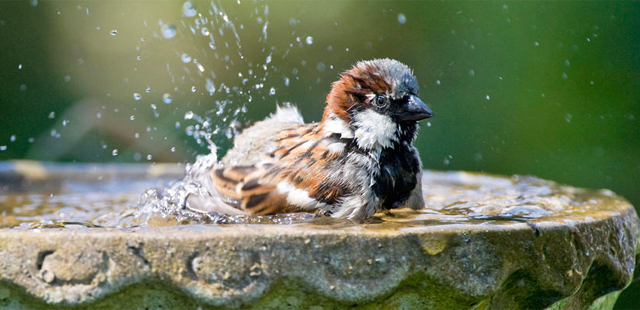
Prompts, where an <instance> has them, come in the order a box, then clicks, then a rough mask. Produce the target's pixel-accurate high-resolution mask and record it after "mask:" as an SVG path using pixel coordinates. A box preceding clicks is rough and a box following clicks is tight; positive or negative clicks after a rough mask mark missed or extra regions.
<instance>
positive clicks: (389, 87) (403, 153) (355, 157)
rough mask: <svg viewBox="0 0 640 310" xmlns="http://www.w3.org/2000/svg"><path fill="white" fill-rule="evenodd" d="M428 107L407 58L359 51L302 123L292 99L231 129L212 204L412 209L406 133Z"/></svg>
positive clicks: (358, 213) (338, 214)
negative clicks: (320, 106)
mask: <svg viewBox="0 0 640 310" xmlns="http://www.w3.org/2000/svg"><path fill="white" fill-rule="evenodd" d="M432 116H433V112H432V111H431V109H430V108H429V107H428V106H427V105H426V104H425V103H424V102H423V101H422V100H420V98H418V83H417V80H416V78H415V76H414V75H413V72H412V70H411V69H410V68H409V67H407V66H406V65H405V64H403V63H401V62H399V61H397V60H393V59H374V60H369V61H360V62H358V63H356V64H355V65H353V67H351V68H350V69H349V70H347V71H345V72H343V73H342V74H340V78H339V79H338V80H337V81H335V82H333V83H332V87H331V91H330V92H329V94H328V95H327V98H326V107H325V109H324V113H323V115H322V120H321V121H320V122H314V123H308V124H305V123H304V122H303V120H302V116H301V115H300V113H299V112H298V110H297V108H296V107H294V106H291V105H289V106H284V107H277V110H276V113H275V114H272V115H271V116H270V117H268V118H267V119H265V120H263V121H260V122H256V123H255V124H254V125H253V126H251V127H249V128H246V129H244V130H243V131H242V133H241V134H239V135H238V136H236V138H235V139H234V146H233V148H232V149H230V150H229V151H228V152H227V154H226V155H225V157H224V158H223V159H222V160H221V161H220V162H219V163H217V164H216V165H215V166H214V167H213V168H212V169H211V170H210V173H209V175H208V180H207V181H208V184H209V185H210V186H211V187H212V190H215V192H216V193H217V195H218V196H219V198H220V199H219V200H220V201H222V206H218V207H217V208H215V209H213V210H214V211H215V212H220V213H225V214H247V215H271V214H279V213H293V212H307V213H314V214H319V215H326V216H331V217H335V218H344V219H352V220H363V219H365V218H367V217H370V216H372V215H373V214H374V213H376V212H378V211H385V210H389V209H393V208H399V207H409V208H411V209H420V208H422V207H423V205H424V200H423V195H422V186H421V176H422V163H421V162H420V156H419V154H418V150H417V149H416V148H415V147H414V146H413V145H412V141H413V140H414V139H415V138H416V135H417V132H418V121H420V120H422V119H426V118H429V117H432ZM189 203H191V202H189ZM191 204H192V206H191V207H192V209H198V206H197V205H196V204H197V203H195V202H194V203H191Z"/></svg>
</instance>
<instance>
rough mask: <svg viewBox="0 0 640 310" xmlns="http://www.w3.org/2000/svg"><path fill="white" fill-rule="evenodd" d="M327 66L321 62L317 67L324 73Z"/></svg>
mask: <svg viewBox="0 0 640 310" xmlns="http://www.w3.org/2000/svg"><path fill="white" fill-rule="evenodd" d="M325 68H326V67H325V65H324V62H319V63H318V65H317V66H316V69H318V71H320V72H322V71H324V69H325Z"/></svg>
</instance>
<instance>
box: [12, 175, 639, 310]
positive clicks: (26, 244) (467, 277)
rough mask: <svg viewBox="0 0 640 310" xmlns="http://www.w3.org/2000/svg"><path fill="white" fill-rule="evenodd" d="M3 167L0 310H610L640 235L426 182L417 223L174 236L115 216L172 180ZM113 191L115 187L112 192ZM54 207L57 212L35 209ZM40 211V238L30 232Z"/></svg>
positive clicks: (555, 196) (609, 214)
mask: <svg viewBox="0 0 640 310" xmlns="http://www.w3.org/2000/svg"><path fill="white" fill-rule="evenodd" d="M4 168H5V170H3V172H1V173H0V181H2V182H6V181H5V180H8V179H12V180H16V178H22V179H21V180H22V181H20V182H22V183H12V184H13V185H12V186H11V187H10V188H9V186H5V187H2V185H1V184H2V183H0V188H4V189H3V190H2V191H0V208H2V210H3V223H4V227H6V228H4V229H2V230H0V257H2V258H3V259H2V260H0V308H3V309H4V308H13V309H45V308H52V307H53V308H63V309H66V308H73V309H123V308H127V309H145V308H163V309H185V308H188V309H197V308H198V307H200V308H201V309H218V308H219V309H226V308H241V309H242V308H261V309H342V308H345V309H346V308H350V309H352V308H356V309H399V308H405V309H428V308H434V309H444V308H450V309H525V308H552V309H582V308H589V307H594V308H597V307H600V309H609V308H611V307H613V304H614V303H615V300H616V298H617V296H618V294H619V291H620V290H622V289H623V288H624V287H625V286H626V285H627V284H628V283H629V282H630V281H631V279H632V277H633V271H634V270H635V267H636V258H637V257H638V227H639V220H638V217H637V215H636V212H635V211H634V209H633V207H632V206H631V205H630V204H629V203H628V202H626V201H625V200H624V199H622V198H620V197H618V196H616V195H615V194H614V193H611V192H610V191H606V190H600V191H592V190H583V189H576V188H572V187H568V186H560V185H557V184H555V183H553V182H549V181H545V180H540V179H537V178H531V177H521V176H518V177H511V178H505V177H497V176H491V175H486V174H471V173H464V172H425V174H424V178H423V184H424V187H425V195H426V201H427V206H426V208H425V209H423V210H419V211H410V210H394V211H392V214H390V215H382V214H381V215H377V216H376V218H374V219H372V220H370V221H367V222H366V223H353V222H349V221H340V220H335V219H330V218H309V217H291V218H283V217H274V218H264V219H255V218H242V217H240V218H228V219H227V222H232V223H236V224H218V225H215V224H206V221H207V220H206V219H190V220H185V219H183V220H182V222H181V223H182V225H176V224H177V223H178V222H176V218H175V216H174V215H169V216H164V217H157V218H151V219H150V220H149V221H147V222H145V223H142V224H141V223H140V222H136V221H135V220H131V215H128V214H130V213H127V212H128V211H127V209H128V208H132V206H135V199H136V198H135V195H134V193H131V192H130V190H133V189H135V190H137V189H138V188H139V187H144V186H132V185H131V184H138V183H136V182H143V181H144V182H147V183H145V184H146V186H150V185H149V183H148V182H149V180H151V179H154V180H157V179H159V178H166V177H169V178H170V177H171V176H174V177H175V176H177V175H179V173H180V172H179V169H177V170H176V169H173V168H166V167H165V168H159V167H155V168H154V169H156V172H155V173H156V174H154V175H151V174H150V173H149V171H147V170H144V169H142V168H140V169H139V170H138V171H137V172H136V173H133V172H132V171H134V170H135V169H138V168H135V169H131V167H127V168H124V169H123V170H122V171H121V170H118V169H122V168H118V167H111V168H109V167H99V168H97V170H96V172H95V174H92V173H84V174H82V178H86V180H84V181H82V180H81V181H78V179H77V178H79V176H76V175H75V174H74V173H68V174H67V176H66V177H64V176H63V175H62V172H63V171H67V170H68V167H67V168H64V167H63V168H60V167H57V168H56V169H58V170H57V171H56V170H55V169H52V167H44V169H43V170H42V171H41V172H42V173H40V174H37V175H36V176H37V178H36V179H34V176H33V175H34V174H33V173H32V174H31V176H25V175H24V174H19V173H17V174H16V173H15V172H10V171H13V170H11V169H10V167H9V168H7V167H4ZM53 168H55V167H53ZM147 168H148V167H147ZM21 169H23V171H24V169H25V168H24V167H22V168H21ZM110 169H111V170H110ZM158 169H160V170H158ZM0 170H2V169H0ZM78 170H82V171H90V169H78ZM124 170H126V171H128V174H123V171H124ZM158 171H163V172H162V173H159V172H158ZM176 171H177V172H176ZM11 173H13V174H14V175H13V176H12V177H11V178H9V176H8V175H9V174H11ZM16 175H17V176H16ZM100 175H102V178H100V177H99V176H100ZM48 178H55V179H56V180H57V184H51V183H48V182H47V180H48ZM94 178H95V179H96V182H95V187H92V185H91V184H92V183H91V181H90V180H93V179H94ZM114 180H115V181H116V183H120V184H126V187H125V188H122V189H117V188H116V189H114V188H109V186H110V185H108V184H109V182H111V181H114ZM118 180H119V181H118ZM136 180H138V181H136ZM39 182H40V183H41V184H42V187H41V188H40V187H38V186H40V185H38V184H40V183H39ZM73 182H75V183H83V185H82V186H84V187H85V188H86V189H87V190H88V192H87V193H90V194H91V195H93V196H91V195H89V196H88V198H87V199H88V200H89V204H92V205H95V206H98V207H100V208H101V209H100V210H101V211H100V212H98V213H92V211H91V209H90V208H87V207H82V205H83V204H82V200H81V199H80V200H73V199H72V200H71V202H70V203H69V204H67V205H65V204H64V203H62V202H64V201H65V199H64V198H65V195H72V193H77V191H78V188H79V187H78V186H75V185H74V186H70V185H69V184H73ZM23 183H24V184H28V186H24V187H20V184H23ZM16 184H17V185H16ZM105 186H106V187H107V188H106V189H105ZM151 186H155V185H151ZM51 193H54V197H56V196H57V197H58V199H59V201H62V202H61V203H60V204H58V205H55V206H52V205H50V204H48V203H46V201H45V200H46V199H42V198H40V199H41V200H38V199H36V198H37V197H42V196H47V195H48V194H49V195H48V196H50V194H51ZM140 193H141V191H138V192H137V194H138V195H139V194H140ZM107 194H108V195H107ZM38 195H42V196H38ZM101 195H103V196H110V197H111V198H114V197H124V198H123V199H122V200H121V201H120V202H113V201H110V202H105V201H102V200H100V199H102V198H96V197H103V196H101ZM118 195H120V196H118ZM66 197H67V198H68V197H74V196H66ZM49 198H50V197H49ZM28 199H30V201H31V205H28V204H26V203H23V202H24V201H26V200H28ZM92 199H93V200H92ZM43 201H45V203H43ZM110 205H113V206H110ZM109 208H111V209H109ZM34 210H35V211H34ZM60 210H62V212H65V213H66V214H64V215H60V212H61V211H60ZM72 211H73V212H76V213H74V215H73V221H69V220H68V219H69V216H70V213H73V212H72ZM81 211H82V212H81ZM38 212H39V214H40V216H42V217H46V218H47V222H46V223H43V222H39V223H38V222H34V221H35V219H36V218H37V217H38ZM108 212H112V214H111V215H108V216H105V213H108ZM123 214H124V216H123ZM8 217H13V218H12V219H11V220H7V218H8ZM105 218H108V219H109V220H105ZM123 219H125V220H123ZM283 219H286V220H283ZM34 223H35V224H34ZM143 224H144V225H143ZM96 226H101V227H96Z"/></svg>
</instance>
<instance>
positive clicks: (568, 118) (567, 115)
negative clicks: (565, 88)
mask: <svg viewBox="0 0 640 310" xmlns="http://www.w3.org/2000/svg"><path fill="white" fill-rule="evenodd" d="M572 119H573V115H571V113H567V114H565V115H564V120H565V121H566V122H567V123H571V120H572Z"/></svg>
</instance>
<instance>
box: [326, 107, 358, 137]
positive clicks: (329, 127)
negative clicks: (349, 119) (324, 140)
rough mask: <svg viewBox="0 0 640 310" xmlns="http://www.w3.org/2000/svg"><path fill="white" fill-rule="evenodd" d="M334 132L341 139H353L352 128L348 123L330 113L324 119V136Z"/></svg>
mask: <svg viewBox="0 0 640 310" xmlns="http://www.w3.org/2000/svg"><path fill="white" fill-rule="evenodd" d="M334 133H337V134H340V137H341V138H343V139H353V130H351V128H349V125H347V123H346V122H345V121H343V120H342V119H340V118H339V117H338V116H337V115H335V114H333V113H332V114H330V115H329V118H328V119H327V120H325V121H324V136H325V137H328V136H330V135H332V134H334Z"/></svg>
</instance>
